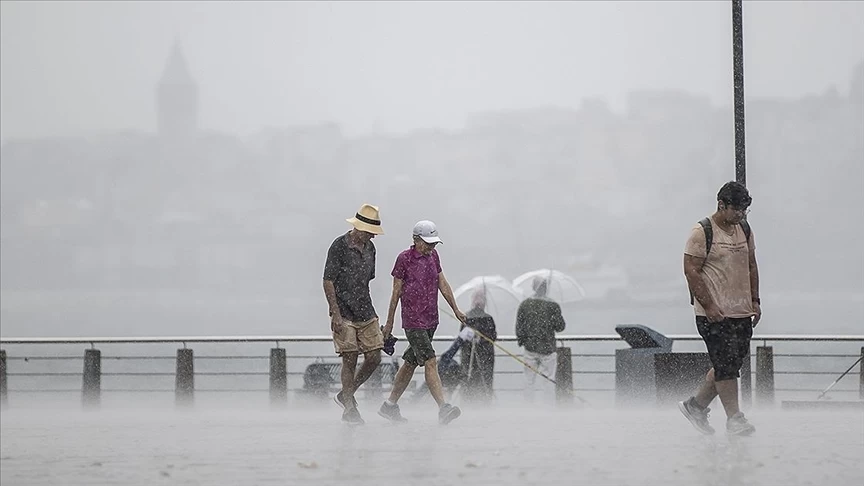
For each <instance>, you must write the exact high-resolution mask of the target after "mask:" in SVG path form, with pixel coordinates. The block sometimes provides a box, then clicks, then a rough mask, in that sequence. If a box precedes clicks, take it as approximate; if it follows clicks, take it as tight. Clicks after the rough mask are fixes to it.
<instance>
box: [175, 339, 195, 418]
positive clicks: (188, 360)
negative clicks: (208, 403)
mask: <svg viewBox="0 0 864 486" xmlns="http://www.w3.org/2000/svg"><path fill="white" fill-rule="evenodd" d="M194 399H195V361H194V356H193V354H192V350H191V349H187V348H183V349H178V350H177V371H176V374H175V375H174V403H175V404H177V405H191V404H192V403H193V401H194Z"/></svg>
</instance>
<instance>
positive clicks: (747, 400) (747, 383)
mask: <svg viewBox="0 0 864 486" xmlns="http://www.w3.org/2000/svg"><path fill="white" fill-rule="evenodd" d="M751 361H752V356H751V355H750V352H749V351H748V352H747V357H746V358H744V363H742V364H741V408H749V407H750V406H751V405H752V404H753V364H752V362H751Z"/></svg>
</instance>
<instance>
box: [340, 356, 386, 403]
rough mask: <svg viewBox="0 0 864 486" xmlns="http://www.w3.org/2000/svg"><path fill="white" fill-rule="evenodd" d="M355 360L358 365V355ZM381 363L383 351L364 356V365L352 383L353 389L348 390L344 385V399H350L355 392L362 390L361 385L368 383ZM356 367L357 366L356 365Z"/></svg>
mask: <svg viewBox="0 0 864 486" xmlns="http://www.w3.org/2000/svg"><path fill="white" fill-rule="evenodd" d="M354 360H355V363H356V360H357V355H354ZM380 363H381V351H380V350H376V351H369V352H368V353H364V354H363V364H362V365H360V369H359V370H357V374H356V375H354V377H353V378H354V380H353V382H352V385H351V388H350V389H349V388H346V387H345V385H342V390H343V391H342V397H343V398H344V399H346V400H347V399H348V397H353V396H354V392H356V391H357V389H358V388H360V385H362V384H363V383H366V380H368V379H369V377H370V376H372V373H374V372H375V370H376V369H377V368H378V365H379V364H380ZM355 366H356V364H355Z"/></svg>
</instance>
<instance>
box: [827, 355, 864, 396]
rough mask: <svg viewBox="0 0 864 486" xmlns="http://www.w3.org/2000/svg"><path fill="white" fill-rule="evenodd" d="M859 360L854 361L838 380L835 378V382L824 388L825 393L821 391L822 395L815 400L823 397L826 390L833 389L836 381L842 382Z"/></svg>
mask: <svg viewBox="0 0 864 486" xmlns="http://www.w3.org/2000/svg"><path fill="white" fill-rule="evenodd" d="M861 358H864V356H861ZM861 358H858V360H857V361H855V362H854V363H852V366H850V367H849V369H848V370H846V371H844V372H843V374H842V375H840V377H839V378H837V379H836V380H834V383H831V386H829V387H828V388H826V389H825V391H823V392H822V394H821V395H819V396H818V397H817V398H816V400H820V399H821V398H822V397H824V396H825V394H826V393H828V390H830V389H832V388H834V385H836V384H837V382H838V381H840V380H842V379H843V377H844V376H846V375H848V374H849V372H850V371H852V368H854V367H855V365H857V364H858V363H860V362H861Z"/></svg>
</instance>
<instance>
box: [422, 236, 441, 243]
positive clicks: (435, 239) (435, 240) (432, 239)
mask: <svg viewBox="0 0 864 486" xmlns="http://www.w3.org/2000/svg"><path fill="white" fill-rule="evenodd" d="M420 239H421V240H423V241H425V242H426V243H444V242H443V241H441V238H439V237H437V236H421V237H420Z"/></svg>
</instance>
